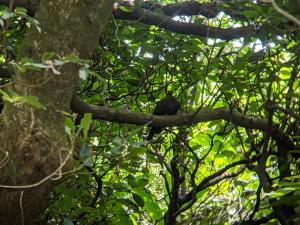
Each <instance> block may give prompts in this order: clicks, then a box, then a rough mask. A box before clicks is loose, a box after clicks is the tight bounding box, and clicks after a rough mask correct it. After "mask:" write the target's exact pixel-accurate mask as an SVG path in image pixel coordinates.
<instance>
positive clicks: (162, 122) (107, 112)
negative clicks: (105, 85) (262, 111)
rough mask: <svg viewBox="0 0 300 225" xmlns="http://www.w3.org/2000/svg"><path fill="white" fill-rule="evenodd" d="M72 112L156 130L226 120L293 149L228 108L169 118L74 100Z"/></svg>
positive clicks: (279, 135) (276, 133)
mask: <svg viewBox="0 0 300 225" xmlns="http://www.w3.org/2000/svg"><path fill="white" fill-rule="evenodd" d="M71 109H72V110H73V111H74V112H76V113H79V114H84V113H88V112H89V113H92V114H93V118H94V119H100V120H105V121H110V122H118V123H128V124H135V125H145V124H147V123H151V125H154V126H156V127H168V126H190V125H192V124H196V123H200V122H209V121H214V120H226V121H229V122H231V123H233V124H235V125H237V126H241V127H246V128H250V129H257V130H261V131H264V132H265V131H267V130H268V131H269V132H270V135H271V137H272V138H274V140H276V142H277V144H279V145H281V146H285V147H286V148H287V149H289V150H291V149H294V147H295V146H294V143H293V141H292V139H291V138H290V137H289V136H288V135H286V134H285V133H284V132H283V131H282V130H280V129H279V128H278V127H277V126H276V125H274V126H272V127H271V128H269V124H268V121H267V120H263V119H256V118H249V117H245V116H244V115H242V114H239V113H234V112H231V111H230V109H229V108H218V109H211V110H202V111H199V112H198V113H197V114H194V113H179V114H177V115H172V116H156V115H149V114H145V113H140V112H129V111H127V110H116V109H112V108H109V107H104V106H96V105H91V104H87V103H84V102H83V101H82V100H81V99H79V98H78V97H76V96H74V97H73V99H72V103H71ZM269 129H270V130H269Z"/></svg>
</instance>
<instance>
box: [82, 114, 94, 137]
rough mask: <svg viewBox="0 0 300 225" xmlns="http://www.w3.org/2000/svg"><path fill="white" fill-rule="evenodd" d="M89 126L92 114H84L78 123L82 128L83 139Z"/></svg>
mask: <svg viewBox="0 0 300 225" xmlns="http://www.w3.org/2000/svg"><path fill="white" fill-rule="evenodd" d="M91 124H92V113H85V114H84V117H83V118H82V119H81V121H80V125H81V126H82V128H83V136H84V138H87V136H88V132H89V129H90V126H91Z"/></svg>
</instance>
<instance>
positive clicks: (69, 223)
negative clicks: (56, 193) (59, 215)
mask: <svg viewBox="0 0 300 225" xmlns="http://www.w3.org/2000/svg"><path fill="white" fill-rule="evenodd" d="M64 225H74V223H73V222H72V221H71V220H69V219H68V218H64Z"/></svg>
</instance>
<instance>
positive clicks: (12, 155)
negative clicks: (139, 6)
mask: <svg viewBox="0 0 300 225" xmlns="http://www.w3.org/2000/svg"><path fill="white" fill-rule="evenodd" d="M112 4H113V1H112V0H93V1H91V0H80V1H78V0H69V1H57V0H42V1H41V2H40V5H39V7H38V10H37V12H36V19H37V20H38V21H39V22H40V28H41V33H39V32H38V30H37V29H36V28H35V27H34V26H32V27H31V28H30V29H29V30H28V32H27V34H26V36H25V39H24V43H23V45H22V46H21V48H20V49H19V54H18V58H19V59H22V58H24V57H28V58H32V59H33V60H34V61H36V62H41V56H42V55H43V53H45V52H56V53H57V54H58V55H60V56H65V55H67V54H76V55H78V56H79V57H80V58H83V59H86V58H88V57H89V56H90V55H91V53H92V51H93V49H94V47H95V46H96V44H97V42H98V40H99V37H100V35H101V33H102V31H103V30H104V28H105V24H106V22H107V21H108V19H109V18H110V15H111V11H112ZM56 69H58V70H59V71H60V72H61V74H60V75H58V74H54V73H53V71H52V70H51V69H49V70H42V71H38V72H33V71H31V72H26V73H22V74H21V73H19V72H16V74H15V75H14V78H13V79H14V87H13V89H14V91H15V92H17V93H18V94H19V95H25V96H27V95H33V96H37V97H38V99H39V101H40V102H41V103H42V104H43V105H44V106H45V109H37V108H35V107H31V106H29V105H28V104H24V103H21V104H6V105H5V107H4V110H3V112H2V114H1V117H0V128H1V130H0V151H1V152H0V153H1V154H0V161H1V157H3V155H4V153H8V154H9V159H10V161H9V163H7V164H5V166H4V167H2V168H0V174H1V177H0V185H17V186H18V185H30V184H33V183H35V182H38V181H40V180H41V179H43V178H45V177H46V176H47V175H49V174H51V173H53V171H55V170H56V169H57V168H58V167H59V166H60V165H61V157H60V155H61V156H62V158H64V157H65V156H66V155H67V152H68V151H69V150H70V149H71V144H70V138H69V137H68V136H67V135H66V134H65V129H64V119H65V116H64V114H63V113H62V112H69V111H70V109H69V108H70V102H71V99H72V95H73V93H74V92H75V89H76V86H77V82H78V65H76V64H66V65H64V66H62V67H61V68H56ZM13 171H15V172H16V174H15V175H14V173H13ZM54 186H55V182H54V181H51V180H47V181H46V182H45V183H43V184H42V185H39V186H37V187H35V188H25V189H10V188H1V187H0V202H1V208H0V225H8V224H9V225H17V224H18V225H19V224H30V225H32V224H34V221H36V220H37V219H38V218H39V216H40V214H41V213H42V212H43V210H44V209H45V207H46V206H47V203H48V201H47V196H48V195H49V193H50V192H51V190H52V189H53V187H54Z"/></svg>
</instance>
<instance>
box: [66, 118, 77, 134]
mask: <svg viewBox="0 0 300 225" xmlns="http://www.w3.org/2000/svg"><path fill="white" fill-rule="evenodd" d="M74 130H75V124H74V122H73V120H72V119H71V118H70V117H66V119H65V131H66V133H67V134H68V135H71V134H72V131H74Z"/></svg>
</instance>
